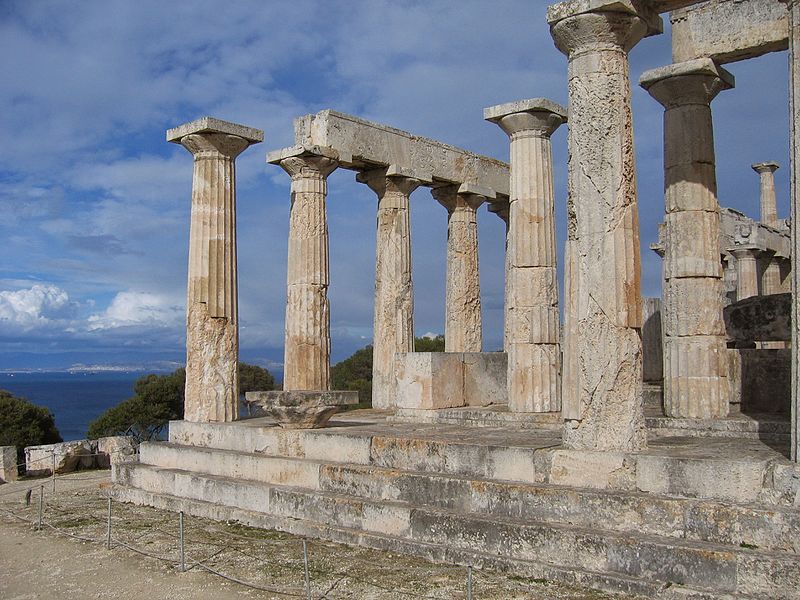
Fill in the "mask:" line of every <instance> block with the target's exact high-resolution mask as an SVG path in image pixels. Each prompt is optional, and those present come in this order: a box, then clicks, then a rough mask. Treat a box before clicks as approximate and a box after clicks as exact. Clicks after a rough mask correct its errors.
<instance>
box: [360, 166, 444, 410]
mask: <svg viewBox="0 0 800 600" xmlns="http://www.w3.org/2000/svg"><path fill="white" fill-rule="evenodd" d="M357 179H358V181H360V182H361V183H365V184H367V185H368V186H369V187H370V188H371V189H372V190H373V191H374V192H375V193H376V194H377V195H378V233H377V242H376V248H375V319H374V324H373V334H372V335H373V344H372V407H373V408H383V409H387V408H394V407H395V405H396V397H395V396H396V394H395V371H394V355H395V353H397V352H413V351H414V291H413V288H412V283H411V222H410V204H409V196H410V195H411V192H413V191H414V190H415V189H417V187H419V185H420V184H421V183H422V181H421V180H420V179H419V177H418V176H408V174H406V173H404V172H403V171H402V169H400V168H398V167H394V166H389V167H387V168H383V169H375V170H372V171H365V172H363V173H359V174H358V176H357ZM428 180H429V178H428Z"/></svg>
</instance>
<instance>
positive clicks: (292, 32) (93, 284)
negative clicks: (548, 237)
mask: <svg viewBox="0 0 800 600" xmlns="http://www.w3.org/2000/svg"><path fill="white" fill-rule="evenodd" d="M546 6H547V2H546V1H545V0H535V1H531V0H491V1H489V0H484V1H479V0H460V1H459V2H453V1H449V0H424V1H417V0H406V1H404V0H341V1H340V0H324V1H323V0H317V1H312V0H308V1H305V0H293V1H292V2H279V1H277V0H268V1H263V0H253V1H248V0H238V1H237V2H226V3H220V2H218V1H216V0H193V1H192V2H163V1H155V0H137V2H130V1H123V0H87V1H85V2H66V1H52V0H35V1H31V0H21V1H17V0H3V1H2V2H0V81H1V82H2V84H0V139H2V140H3V143H2V144H0V211H2V212H1V213H0V214H1V215H2V218H0V243H2V249H1V250H0V371H8V370H24V369H66V368H71V367H72V368H75V367H79V368H80V367H87V366H91V367H96V366H105V367H122V366H125V367H136V368H140V369H163V368H174V367H175V366H179V365H180V364H182V362H183V360H184V357H185V345H184V344H185V335H184V327H185V309H186V301H185V294H186V269H187V255H188V239H189V214H190V197H191V176H192V159H191V155H190V154H189V153H188V152H187V151H186V150H185V149H183V148H182V147H180V146H178V145H175V144H169V143H167V142H166V141H165V130H166V129H168V128H171V127H175V126H177V125H180V124H182V123H185V122H188V121H192V120H194V119H196V118H199V117H201V116H206V115H210V116H214V117H217V118H220V119H224V120H228V121H233V122H235V123H240V124H243V125H247V126H251V127H256V128H258V129H262V130H263V131H264V142H263V143H262V144H258V145H255V146H252V147H251V148H249V149H248V150H246V151H245V152H244V153H243V154H242V155H240V156H239V158H238V159H237V203H238V206H237V213H238V244H239V316H240V344H241V350H240V355H241V358H242V360H245V361H247V362H251V363H254V364H259V365H261V366H265V367H267V368H269V369H270V370H271V371H273V372H275V373H276V374H277V375H278V376H280V375H281V372H282V361H283V335H284V331H283V318H284V311H285V303H286V284H285V282H286V252H287V234H288V211H289V183H290V180H289V176H288V175H287V174H286V173H284V172H283V171H282V170H281V169H280V167H277V166H274V165H268V164H266V163H265V155H266V153H267V152H268V151H270V150H274V149H278V148H283V147H286V146H290V145H292V144H293V132H292V120H293V119H294V118H295V117H299V116H301V115H304V114H309V113H315V112H318V111H320V110H323V109H326V108H331V109H334V110H337V111H341V112H345V113H349V114H353V115H357V116H359V117H362V118H365V119H368V120H372V121H377V122H380V123H384V124H387V125H391V126H394V127H398V128H400V129H404V130H406V131H410V132H412V133H414V134H418V135H423V136H426V137H431V138H434V139H438V140H441V141H443V142H446V143H449V144H452V145H456V146H460V147H462V148H465V149H467V150H470V151H473V152H477V153H480V154H485V155H487V156H492V157H496V158H499V159H502V160H508V138H507V136H506V135H505V134H504V133H503V132H502V131H501V130H500V129H499V128H498V127H497V126H496V125H493V124H490V123H487V122H485V121H484V120H483V109H484V108H485V107H487V106H492V105H494V104H500V103H504V102H509V101H513V100H519V99H524V98H532V97H540V96H541V97H547V98H549V99H551V100H554V101H556V102H559V103H561V104H563V105H566V103H567V90H566V65H567V62H566V58H565V57H564V56H563V55H562V54H561V53H560V52H559V51H558V50H557V49H556V48H555V46H554V45H553V41H552V38H551V37H550V33H549V29H548V26H547V23H546V20H545V12H546ZM665 21H666V23H665V34H664V35H661V36H656V37H652V38H648V39H645V40H643V41H642V42H640V43H639V44H638V45H637V46H636V47H635V48H634V49H633V51H632V52H631V57H630V59H631V78H632V81H633V84H634V85H633V90H632V101H633V112H634V127H635V143H636V159H637V177H638V190H639V206H640V208H639V214H640V221H641V238H642V279H643V294H644V295H647V296H659V295H660V289H661V283H660V277H661V265H660V259H659V258H658V256H657V255H656V254H655V253H653V252H652V251H651V250H649V245H650V243H652V242H654V241H656V236H657V226H658V223H659V222H660V221H661V220H662V218H663V213H664V201H663V168H662V161H663V150H662V149H663V137H662V114H663V109H662V107H661V106H660V105H659V104H658V103H657V102H656V101H655V100H653V99H652V98H651V97H650V96H649V95H648V94H647V93H646V92H644V91H643V90H642V89H640V88H639V87H638V86H637V85H636V81H638V78H639V75H640V74H641V73H642V72H643V71H645V70H647V69H651V68H655V67H659V66H663V65H666V64H669V63H670V62H671V60H670V37H669V23H668V19H666V18H665ZM727 68H728V69H729V70H730V71H731V72H732V73H733V74H734V75H735V76H736V79H737V84H736V88H735V89H734V90H730V91H725V92H723V93H722V94H720V96H719V97H718V98H717V99H716V100H715V101H714V103H713V105H712V106H713V109H714V120H715V121H714V125H715V143H716V151H717V178H718V182H719V196H720V203H721V204H722V205H723V206H730V207H733V208H736V209H738V210H741V211H742V212H745V213H747V214H749V215H750V216H753V217H757V216H758V214H757V213H758V201H759V197H758V196H759V181H758V176H757V175H756V174H755V173H754V172H753V171H752V170H751V168H750V165H751V164H753V163H757V162H764V161H768V160H774V161H777V162H778V163H780V164H781V165H782V166H783V168H781V169H780V170H778V171H777V173H776V180H777V194H778V210H779V216H780V217H781V218H785V217H788V171H789V170H788V168H787V167H788V133H787V129H788V126H787V124H788V106H787V97H788V91H787V57H786V53H776V54H770V55H767V56H764V57H761V58H758V59H754V60H751V61H745V62H741V63H735V64H732V65H728V67H727ZM553 153H554V163H555V167H554V178H555V192H556V219H557V237H558V244H559V256H561V255H562V253H563V243H564V238H565V228H566V224H565V219H566V194H567V192H566V177H567V149H566V128H565V127H562V128H560V129H559V130H558V131H557V132H556V133H555V134H554V136H553ZM354 175H355V174H354V173H353V172H351V171H346V170H337V171H336V172H334V173H333V174H332V175H331V176H330V177H329V180H328V183H329V190H328V219H329V233H330V268H331V286H330V290H329V298H330V302H331V332H332V361H333V362H337V361H338V360H341V359H343V358H345V357H347V356H348V355H350V354H351V353H352V352H353V351H355V350H356V349H358V348H360V347H363V346H365V345H366V344H368V343H371V336H372V305H373V292H374V268H375V267H374V261H375V218H376V208H377V200H376V197H375V194H374V193H373V192H372V191H370V190H369V189H368V188H367V187H366V186H364V185H361V184H358V183H356V182H355V177H354ZM478 222H479V251H480V268H481V295H482V305H483V324H484V350H485V351H493V350H499V349H500V348H501V347H502V294H503V244H504V241H503V238H504V225H503V223H502V221H501V220H500V219H499V218H498V217H497V216H495V215H493V214H491V213H489V212H487V210H486V208H485V207H482V208H481V209H480V210H479V215H478ZM411 227H412V256H413V281H414V302H415V311H414V320H415V330H416V334H417V335H423V334H426V333H442V332H443V330H444V295H445V292H444V286H445V256H446V244H447V221H446V213H445V210H444V209H443V208H442V207H441V206H440V205H439V204H438V203H437V202H436V201H435V200H433V199H432V197H431V195H430V191H429V190H428V189H427V188H419V189H418V190H417V191H415V192H414V193H413V194H412V197H411Z"/></svg>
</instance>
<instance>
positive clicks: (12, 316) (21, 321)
mask: <svg viewBox="0 0 800 600" xmlns="http://www.w3.org/2000/svg"><path fill="white" fill-rule="evenodd" d="M69 306H70V301H69V294H67V292H66V291H64V290H62V289H61V288H59V287H56V286H54V285H39V284H37V285H34V286H33V287H31V288H29V289H22V290H15V291H0V322H2V321H6V322H7V323H8V324H11V325H12V326H17V327H20V328H22V329H23V330H27V329H31V328H34V327H40V326H43V325H47V324H48V323H51V322H52V321H54V320H57V319H58V318H59V317H60V316H63V313H64V311H65V310H66V309H68V308H69Z"/></svg>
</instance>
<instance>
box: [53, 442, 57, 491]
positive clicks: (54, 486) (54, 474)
mask: <svg viewBox="0 0 800 600" xmlns="http://www.w3.org/2000/svg"><path fill="white" fill-rule="evenodd" d="M53 493H54V494H55V493H56V451H55V450H53Z"/></svg>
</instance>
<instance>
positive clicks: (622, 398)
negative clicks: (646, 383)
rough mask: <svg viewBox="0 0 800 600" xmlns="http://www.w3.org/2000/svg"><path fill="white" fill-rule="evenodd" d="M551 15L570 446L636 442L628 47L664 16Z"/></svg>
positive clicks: (615, 10) (563, 10)
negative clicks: (564, 96)
mask: <svg viewBox="0 0 800 600" xmlns="http://www.w3.org/2000/svg"><path fill="white" fill-rule="evenodd" d="M589 7H591V8H589ZM548 21H549V23H550V31H551V33H552V35H553V39H554V40H555V42H556V46H557V47H558V48H559V50H561V51H562V52H564V53H565V54H566V55H567V56H568V57H569V74H568V77H569V100H570V107H569V114H570V127H569V137H568V146H569V154H570V159H569V189H570V195H569V205H568V214H569V224H568V241H567V246H566V259H565V262H566V264H565V273H566V276H567V277H568V280H567V281H566V282H565V289H566V290H567V294H568V297H567V302H566V306H565V308H566V311H565V349H564V361H565V363H566V364H565V374H564V379H563V385H562V401H563V409H562V414H563V416H564V418H565V419H566V421H565V428H564V445H565V446H567V447H569V448H575V449H587V450H621V451H633V450H638V449H640V448H643V447H644V446H645V445H646V431H645V426H644V411H643V409H642V341H641V337H640V335H641V334H640V329H641V326H642V305H641V282H640V277H641V265H640V256H639V252H640V251H639V217H638V212H637V202H636V167H635V158H634V148H633V124H632V120H631V87H630V71H629V66H628V51H629V50H630V49H631V48H632V47H633V46H634V45H636V43H638V42H639V40H641V39H642V37H644V36H645V35H647V34H648V33H658V32H660V31H661V20H660V18H659V17H658V16H657V15H655V14H645V13H642V12H639V11H638V10H637V9H636V8H634V3H631V2H621V1H619V0H616V1H607V2H605V1H602V0H600V1H596V2H592V3H586V2H578V1H570V2H562V3H560V4H557V5H555V6H551V7H550V8H549V10H548ZM567 367H568V368H569V375H567V373H566V368H567Z"/></svg>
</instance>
